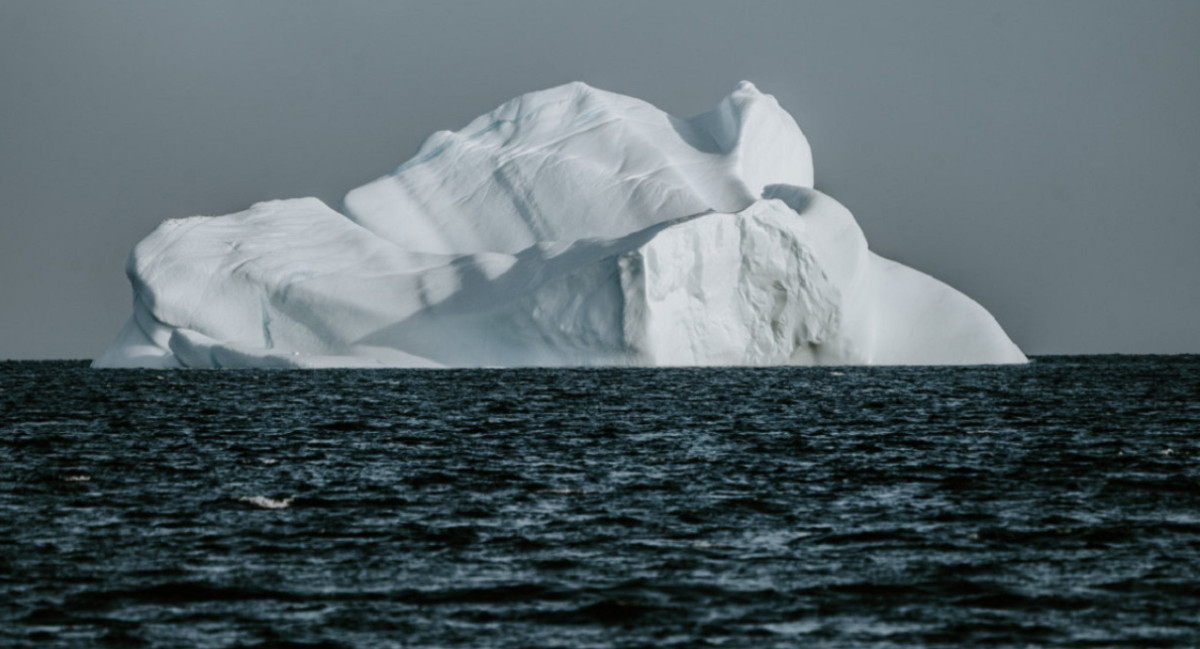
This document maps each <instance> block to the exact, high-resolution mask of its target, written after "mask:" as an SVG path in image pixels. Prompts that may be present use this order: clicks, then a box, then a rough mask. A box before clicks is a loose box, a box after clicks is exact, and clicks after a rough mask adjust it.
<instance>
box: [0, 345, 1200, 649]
mask: <svg viewBox="0 0 1200 649" xmlns="http://www.w3.org/2000/svg"><path fill="white" fill-rule="evenodd" d="M0 550H2V551H0V620H2V624H0V645H2V646H7V647H93V646H118V647H172V648H174V647H214V648H215V647H222V648H224V647H363V648H367V647H370V648H376V647H531V648H532V647H561V648H571V649H582V648H592V647H595V648H607V647H705V646H713V647H755V648H761V647H768V648H769V647H839V648H841V647H966V646H983V645H987V646H995V647H1043V646H1045V647H1050V646H1053V647H1195V646H1200V357H1198V356H1085V357H1038V358H1035V359H1034V360H1033V362H1031V363H1030V364H1028V365H1025V366H1005V367H903V368H854V367H842V368H829V367H824V368H771V369H747V368H729V369H683V368H677V369H567V370H563V369H513V370H420V371H416V370H386V371H384V370H323V371H166V372H155V371H122V370H92V369H89V368H88V367H87V364H86V363H80V362H5V363H0Z"/></svg>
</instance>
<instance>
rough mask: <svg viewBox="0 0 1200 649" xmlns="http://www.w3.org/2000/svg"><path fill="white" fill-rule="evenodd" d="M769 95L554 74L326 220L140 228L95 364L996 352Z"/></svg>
mask: <svg viewBox="0 0 1200 649" xmlns="http://www.w3.org/2000/svg"><path fill="white" fill-rule="evenodd" d="M812 170H813V167H812V156H811V153H810V151H809V147H808V142H807V140H806V139H805V137H804V134H803V133H802V132H801V131H800V129H799V127H798V126H797V125H796V123H795V122H794V121H793V120H792V118H791V116H789V115H788V114H787V113H786V112H785V111H784V110H783V109H781V108H780V107H779V105H778V103H777V102H776V101H775V99H774V98H773V97H771V96H770V95H765V94H762V93H760V92H759V91H758V90H757V89H756V88H755V87H754V86H753V85H751V84H749V83H742V84H741V85H739V86H738V88H737V89H736V90H735V91H734V92H733V93H732V94H730V95H729V96H728V97H726V98H725V99H724V100H723V101H722V102H721V103H720V105H718V107H717V108H716V109H715V110H713V111H712V112H709V113H705V114H703V115H699V116H696V117H693V118H690V119H683V118H678V117H674V116H671V115H668V114H666V113H664V112H662V111H660V110H658V109H656V108H654V107H653V106H651V105H649V104H647V103H645V102H643V101H640V100H637V99H633V98H630V97H625V96H622V95H618V94H614V93H609V92H604V91H601V90H597V89H594V88H591V87H589V86H587V85H584V84H582V83H572V84H568V85H565V86H560V87H557V88H552V89H549V90H544V91H541V92H534V93H530V94H527V95H523V96H521V97H518V98H516V99H514V100H512V101H509V102H507V103H505V104H504V105H503V106H500V107H499V108H497V109H496V110H494V111H492V112H491V113H489V114H487V115H484V116H482V117H480V118H478V119H476V120H475V121H473V122H471V123H470V124H468V125H467V126H466V127H465V128H463V129H462V130H460V131H457V132H453V133H451V132H439V133H435V134H434V135H433V136H431V137H430V138H429V139H428V140H426V142H425V143H424V144H423V145H422V146H421V148H420V150H419V151H418V152H417V155H416V156H415V157H414V158H413V159H411V160H409V161H408V162H406V163H404V164H402V165H401V166H400V167H398V168H397V169H396V170H395V171H393V172H392V173H391V174H389V175H387V176H385V177H383V178H380V179H378V180H376V181H374V182H371V183H369V184H367V185H364V186H362V187H359V188H357V189H354V190H352V191H351V192H349V194H348V195H347V196H346V199H345V201H344V206H343V207H344V214H342V213H338V212H336V211H334V210H332V209H330V208H329V207H327V206H326V205H325V204H324V203H322V202H321V201H319V200H317V199H315V198H303V199H292V200H285V201H272V202H265V203H259V204H257V205H254V206H253V207H251V208H250V209H249V210H247V211H245V212H241V213H238V214H231V215H228V216H221V217H191V218H186V219H175V220H169V221H166V222H164V223H163V224H162V225H160V226H159V227H158V228H157V229H155V230H154V232H152V233H151V234H150V235H149V236H148V237H146V238H145V239H144V240H142V241H141V242H140V243H138V245H137V246H136V247H135V248H134V250H133V253H132V254H131V255H130V257H129V262H128V265H127V269H126V270H127V274H128V275H129V278H130V282H131V283H132V285H133V295H134V310H133V316H132V317H131V318H130V320H129V322H128V323H127V324H126V325H125V327H124V328H123V329H122V330H121V332H120V333H119V334H118V336H117V339H116V341H115V342H114V343H113V344H112V345H111V346H110V347H109V348H108V350H106V351H105V352H104V354H103V355H101V356H100V357H99V358H98V359H96V361H95V363H94V366H96V367H181V366H182V367H337V366H384V367H464V366H465V367H478V366H562V365H785V364H791V365H813V364H825V365H830V364H947V363H953V364H968V363H1020V362H1024V361H1025V357H1024V355H1023V354H1022V353H1021V351H1020V350H1019V349H1017V347H1016V346H1015V345H1014V344H1013V343H1012V341H1011V340H1009V338H1008V336H1007V335H1006V334H1005V333H1004V331H1003V330H1002V329H1001V328H1000V326H999V325H998V324H997V323H996V321H995V319H994V318H993V317H992V316H991V314H989V313H988V312H987V311H986V310H985V309H983V307H981V306H979V305H978V304H977V303H976V302H974V301H972V300H971V299H970V298H968V297H966V296H965V295H963V294H961V293H959V292H958V291H955V290H954V289H952V288H950V287H949V286H946V285H945V284H943V283H941V282H939V281H937V280H935V279H933V278H931V277H929V276H927V275H924V274H922V273H920V272H917V271H915V270H912V269H910V268H907V267H905V266H903V265H900V264H898V263H895V262H892V261H889V260H886V259H883V258H881V257H879V256H877V255H875V254H874V253H872V252H871V251H870V250H868V248H867V243H866V239H865V238H864V237H863V234H862V231H861V230H860V229H859V227H858V225H857V223H855V221H854V218H853V216H851V214H850V213H849V211H847V210H846V209H845V208H844V207H842V206H841V205H840V204H838V203H837V202H836V201H834V200H833V199H831V198H830V197H828V196H825V195H824V194H822V193H820V192H818V191H815V190H814V189H812V180H813V171H812Z"/></svg>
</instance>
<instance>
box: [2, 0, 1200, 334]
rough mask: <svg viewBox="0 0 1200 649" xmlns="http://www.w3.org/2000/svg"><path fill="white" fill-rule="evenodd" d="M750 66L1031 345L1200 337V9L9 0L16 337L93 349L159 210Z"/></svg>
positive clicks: (920, 243)
mask: <svg viewBox="0 0 1200 649" xmlns="http://www.w3.org/2000/svg"><path fill="white" fill-rule="evenodd" d="M574 79H580V80H583V81H586V82H588V83H590V84H592V85H594V86H597V87H600V88H604V89H607V90H613V91H616V92H621V93H625V94H629V95H634V96H637V97H640V98H642V99H645V100H647V101H649V102H651V103H653V104H655V105H657V106H659V107H660V108H663V109H665V110H667V111H670V112H672V113H676V114H682V115H691V114H695V113H700V112H704V111H707V110H709V109H711V108H712V107H713V106H714V105H715V103H716V102H717V101H718V100H720V98H721V97H723V96H724V95H725V94H727V93H728V92H729V91H730V90H732V89H733V87H734V85H735V84H736V82H737V81H739V80H741V79H749V80H751V81H754V82H755V83H756V84H757V85H758V86H759V88H760V89H761V90H763V91H764V92H769V93H771V94H774V95H775V96H776V97H778V99H779V101H780V103H781V104H782V105H783V106H784V108H786V109H788V110H789V111H790V112H791V113H792V115H794V116H795V118H796V121H797V122H798V123H799V124H800V126H801V128H802V129H803V130H804V132H805V133H806V134H807V136H808V138H809V141H810V142H811V144H812V148H813V155H814V160H815V166H816V177H817V187H818V189H821V190H823V191H825V192H826V193H829V194H831V195H832V196H834V197H835V198H836V199H838V200H839V201H840V202H842V203H843V204H845V205H846V206H847V207H849V208H850V210H851V211H852V212H853V213H854V214H855V216H856V218H857V219H858V221H859V223H860V224H861V225H862V228H863V230H864V231H865V233H866V235H867V240H868V242H869V243H870V245H871V247H872V248H873V249H875V250H876V251H877V252H879V253H881V254H883V255H885V256H888V257H892V258H894V259H897V260H899V261H901V262H903V263H906V264H908V265H910V266H913V267H916V268H918V269H920V270H923V271H925V272H928V273H930V274H932V275H934V276H935V277H938V278H939V279H942V280H943V281H946V282H948V283H949V284H951V285H952V286H955V287H956V288H959V289H961V290H963V291H964V292H966V293H967V294H968V295H970V296H972V297H973V298H975V299H976V300H978V301H979V302H980V303H982V304H983V305H984V306H985V307H987V308H988V309H989V310H991V312H992V313H993V314H994V315H995V316H996V317H997V319H998V320H999V321H1000V323H1001V324H1002V325H1003V326H1004V327H1005V329H1006V330H1007V331H1008V332H1009V334H1010V335H1011V336H1012V337H1013V339H1014V340H1015V341H1016V342H1017V344H1018V345H1020V346H1021V347H1022V348H1023V349H1024V350H1025V351H1026V352H1027V353H1031V354H1048V353H1102V352H1130V353H1136V352H1200V334H1198V332H1200V254H1198V250H1197V249H1198V247H1200V2H1194V1H1189V0H1179V1H1147V0H1140V1H1138V2H1133V1H1128V2H1112V1H1105V0H1056V1H1054V2H1046V1H1045V0H1029V1H1021V0H1002V1H996V2H982V1H976V2H964V1H963V0H938V1H932V0H905V1H904V2H899V1H887V2H883V1H854V0H827V1H825V0H822V1H819V2H818V1H813V2H782V1H780V2H751V1H747V0H739V1H737V2H732V1H730V2H713V1H703V0H669V1H668V0H663V1H659V2H653V1H647V0H640V1H631V2H620V1H614V0H605V1H603V2H573V1H569V0H546V1H506V2H500V1H486V2H454V1H436V2H434V1H428V2H420V3H417V2H411V3H409V2H396V1H391V2H373V1H366V0H357V1H348V0H339V1H338V2H303V1H298V0H257V1H255V2H243V1H242V0H236V1H214V0H205V1H204V2H190V3H183V2H160V1H159V0H146V1H139V2H134V1H122V0H107V1H105V2H94V1H93V0H80V1H59V0H29V1H25V0H0V279H2V282H0V358H88V357H93V356H96V355H98V354H99V353H100V352H101V351H102V350H103V349H104V348H105V347H106V346H107V345H108V343H109V342H110V341H111V340H112V339H113V337H114V336H115V335H116V333H117V330H118V329H119V328H120V327H121V324H122V323H123V321H124V320H125V318H126V317H128V315H129V313H130V311H131V303H130V300H131V294H130V289H129V286H128V283H127V280H126V278H125V276H124V262H125V258H126V256H127V255H128V253H129V250H130V249H131V248H132V246H133V244H134V243H136V242H137V241H138V240H139V239H140V238H141V237H143V236H145V235H146V234H147V233H148V232H149V231H150V230H151V229H152V228H153V227H154V226H155V225H156V224H158V223H159V222H160V221H161V220H163V219H166V218H171V217H179V216H188V215H193V214H224V213H228V212H234V211H238V210H242V209H244V208H246V207H247V206H249V205H250V204H251V203H253V202H256V201H259V200H264V199H271V198H287V197H295V196H310V195H315V196H318V197H320V198H322V199H324V200H325V201H326V202H327V203H329V204H330V205H333V206H336V205H337V203H338V201H339V200H340V199H341V197H342V195H343V194H344V193H345V192H346V191H347V190H348V189H350V188H352V187H355V186H357V185H360V184H363V183H365V182H367V181H369V180H372V179H374V178H376V177H377V176H379V175H382V174H384V173H386V172H388V171H389V170H391V169H392V168H394V167H395V166H396V165H397V164H398V163H400V162H402V161H403V160H405V159H407V158H409V157H410V156H411V155H412V154H413V153H414V152H415V150H416V147H417V146H418V144H419V143H420V142H421V140H422V139H423V138H424V137H425V136H426V135H428V134H430V133H432V132H433V131H435V130H438V129H444V128H449V129H457V128H459V127H461V126H463V125H464V124H465V123H466V122H467V121H469V120H470V119H471V118H473V117H475V116H476V115H479V114H482V113H484V112H487V111H489V110H491V109H492V108H494V107H495V106H497V105H498V104H500V103H502V102H503V101H504V100H506V99H509V98H511V97H513V96H516V95H519V94H522V93H524V92H527V91H531V90H536V89H540V88H545V87H549V86H553V85H557V84H560V83H563V82H566V81H571V80H574Z"/></svg>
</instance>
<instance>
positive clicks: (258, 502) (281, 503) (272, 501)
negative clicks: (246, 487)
mask: <svg viewBox="0 0 1200 649" xmlns="http://www.w3.org/2000/svg"><path fill="white" fill-rule="evenodd" d="M295 499H296V498H295V496H289V497H287V498H268V497H266V496H242V497H241V498H238V502H243V503H249V504H251V505H253V506H255V507H260V508H262V509H285V508H287V507H289V506H291V504H292V501H294V500H295Z"/></svg>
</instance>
